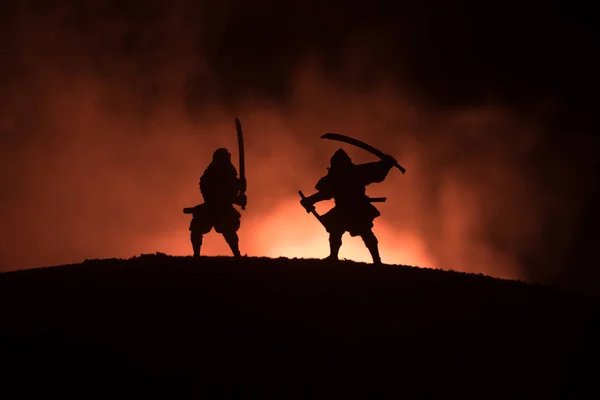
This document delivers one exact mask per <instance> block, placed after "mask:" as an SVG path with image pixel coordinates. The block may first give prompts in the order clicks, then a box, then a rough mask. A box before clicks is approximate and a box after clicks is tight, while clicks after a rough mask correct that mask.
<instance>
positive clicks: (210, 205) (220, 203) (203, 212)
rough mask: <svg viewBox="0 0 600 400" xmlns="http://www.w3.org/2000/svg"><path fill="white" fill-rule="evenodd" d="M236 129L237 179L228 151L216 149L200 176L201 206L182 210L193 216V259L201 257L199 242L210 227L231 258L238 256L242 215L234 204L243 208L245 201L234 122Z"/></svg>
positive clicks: (239, 132)
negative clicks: (202, 200) (229, 250)
mask: <svg viewBox="0 0 600 400" xmlns="http://www.w3.org/2000/svg"><path fill="white" fill-rule="evenodd" d="M236 127H237V130H238V141H239V145H240V177H238V173H237V170H236V169H235V167H234V166H233V164H232V163H231V154H230V153H229V151H228V150H227V149H225V148H221V149H217V150H216V151H215V152H214V154H213V159H212V162H211V163H210V164H209V165H208V167H207V168H206V170H205V171H204V174H203V175H202V176H201V177H200V185H199V186H200V192H201V194H202V197H203V198H204V203H202V204H199V205H197V206H196V207H191V208H184V210H183V212H184V213H185V214H193V217H192V221H191V223H190V228H189V229H190V240H191V242H192V249H193V251H194V257H199V256H200V249H201V247H202V239H203V237H204V235H205V234H207V233H209V232H210V231H211V230H212V229H213V228H214V229H215V231H216V232H217V233H220V234H222V235H223V237H224V238H225V241H226V242H227V244H228V245H229V248H230V249H231V252H232V253H233V255H234V257H240V249H239V238H238V235H237V232H238V230H239V228H240V220H241V214H240V212H239V211H238V210H236V209H235V208H234V207H233V205H234V204H235V205H239V206H241V207H242V209H245V207H246V203H247V198H246V178H245V174H244V156H243V154H244V153H243V141H242V139H241V135H242V133H241V125H240V123H239V121H238V120H237V119H236Z"/></svg>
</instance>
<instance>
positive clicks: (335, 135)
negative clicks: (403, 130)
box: [321, 133, 406, 174]
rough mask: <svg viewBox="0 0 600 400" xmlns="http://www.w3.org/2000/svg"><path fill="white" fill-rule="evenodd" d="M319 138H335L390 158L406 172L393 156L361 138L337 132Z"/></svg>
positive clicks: (397, 166) (395, 165) (382, 157)
mask: <svg viewBox="0 0 600 400" xmlns="http://www.w3.org/2000/svg"><path fill="white" fill-rule="evenodd" d="M321 139H329V140H337V141H338V142H344V143H347V144H351V145H353V146H356V147H359V148H361V149H363V150H366V151H368V152H369V153H371V154H374V155H376V156H377V157H379V158H381V159H384V158H388V159H391V160H393V162H394V167H396V168H398V169H399V170H400V172H402V173H403V174H405V173H406V169H404V167H402V166H401V165H400V164H398V161H396V160H395V159H394V158H393V157H391V156H390V155H388V154H386V153H384V152H382V151H381V150H378V149H376V148H375V147H373V146H371V145H370V144H367V143H365V142H363V141H362V140H358V139H354V138H352V137H350V136H346V135H341V134H339V133H326V134H324V135H322V136H321Z"/></svg>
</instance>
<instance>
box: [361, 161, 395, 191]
mask: <svg viewBox="0 0 600 400" xmlns="http://www.w3.org/2000/svg"><path fill="white" fill-rule="evenodd" d="M356 167H357V169H358V171H357V172H358V174H357V175H358V176H359V177H360V178H359V179H361V180H362V183H363V184H364V185H365V186H366V185H370V184H372V183H381V182H383V181H384V180H385V178H387V175H388V173H389V172H390V170H391V169H392V167H393V165H392V164H391V163H389V162H387V161H385V160H382V161H375V162H370V163H366V164H360V165H357V166H356Z"/></svg>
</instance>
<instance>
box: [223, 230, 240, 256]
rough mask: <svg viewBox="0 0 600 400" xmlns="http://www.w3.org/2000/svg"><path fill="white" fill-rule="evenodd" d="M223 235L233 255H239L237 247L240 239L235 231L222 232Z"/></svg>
mask: <svg viewBox="0 0 600 400" xmlns="http://www.w3.org/2000/svg"><path fill="white" fill-rule="evenodd" d="M223 237H224V238H225V241H226V242H227V244H228V245H229V248H230V249H231V252H232V253H233V256H234V257H241V254H240V248H239V242H240V240H239V238H238V235H237V232H235V231H233V232H226V233H223Z"/></svg>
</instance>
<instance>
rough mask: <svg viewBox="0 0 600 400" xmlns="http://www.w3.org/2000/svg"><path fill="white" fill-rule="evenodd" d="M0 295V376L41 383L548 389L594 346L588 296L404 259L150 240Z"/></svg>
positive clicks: (579, 381) (565, 379)
mask: <svg viewBox="0 0 600 400" xmlns="http://www.w3.org/2000/svg"><path fill="white" fill-rule="evenodd" d="M0 300H1V303H0V304H2V326H1V331H0V339H1V341H2V346H1V348H0V351H1V353H0V360H1V361H0V363H1V365H2V369H3V371H2V375H1V376H2V378H1V379H3V381H4V382H3V384H6V383H9V382H12V383H15V382H20V380H22V379H27V382H28V384H27V385H26V386H21V387H20V390H21V391H23V390H25V389H26V388H28V389H30V390H34V391H35V390H38V389H39V390H42V391H43V392H44V393H45V394H49V393H52V392H53V391H54V390H58V391H65V390H67V391H72V390H75V389H77V388H79V387H83V388H84V389H83V390H85V392H83V393H85V395H83V394H82V395H83V397H87V395H89V394H93V393H96V392H98V391H99V390H112V389H114V388H118V390H119V391H118V392H117V393H118V394H123V393H124V392H125V391H127V390H131V391H132V392H131V393H133V394H138V395H139V394H141V393H145V392H148V393H153V394H157V393H159V391H161V390H165V391H166V392H168V393H170V394H171V395H172V394H173V393H190V392H195V393H201V392H203V391H205V390H210V391H212V392H210V393H221V394H222V393H223V392H222V390H224V389H223V388H225V387H229V388H230V389H229V390H233V389H231V386H230V385H232V384H237V385H238V386H235V387H234V389H235V390H239V391H242V390H246V391H247V390H249V388H253V390H254V392H253V393H254V394H261V393H263V391H277V390H279V389H280V388H281V389H282V390H283V388H286V389H287V390H288V392H287V393H288V395H289V394H290V393H294V394H296V395H298V396H300V397H302V395H305V394H309V393H313V394H314V393H318V394H324V393H325V392H323V391H322V390H324V388H330V389H331V390H333V392H332V393H335V394H337V395H340V394H341V393H342V392H344V391H346V392H347V393H350V394H359V393H361V394H362V393H366V392H362V390H365V391H369V392H371V393H372V392H373V391H375V392H378V391H379V392H381V393H387V394H390V393H391V392H397V393H400V394H418V395H420V396H427V395H443V396H444V397H447V396H448V395H449V394H452V393H456V394H461V395H463V396H464V395H465V394H467V392H470V393H473V394H475V395H477V397H479V396H481V397H485V398H490V397H504V396H503V393H507V392H508V393H511V394H524V395H526V396H527V395H528V394H529V395H534V394H535V395H536V396H535V397H543V398H556V397H558V396H562V395H567V394H572V393H573V392H572V391H573V390H584V386H587V383H588V382H590V379H591V378H592V377H593V376H595V375H594V374H595V372H594V370H593V368H594V367H595V361H594V360H595V359H596V358H597V356H598V354H599V353H598V346H597V337H598V330H597V315H598V302H597V301H596V300H595V299H589V298H586V297H583V296H578V295H574V294H569V293H564V292H560V291H558V290H555V289H552V288H545V287H539V286H532V285H526V284H523V283H519V282H512V281H502V280H499V279H493V278H489V277H485V276H481V275H469V274H462V273H454V272H444V271H437V270H428V269H419V268H412V267H400V266H397V267H386V266H383V267H375V266H372V265H366V264H359V263H353V262H340V263H334V264H331V263H326V262H324V261H320V260H288V259H265V258H247V259H243V260H241V261H235V260H233V259H230V258H225V257H222V258H202V259H201V260H200V261H198V260H193V259H191V258H185V257H169V256H165V255H160V254H157V255H146V256H141V257H136V258H133V259H130V260H115V259H112V260H93V261H86V262H84V263H82V264H80V265H72V266H61V267H52V268H43V269H35V270H28V271H19V272H11V273H6V274H2V275H0ZM586 363H590V365H589V367H588V366H586ZM39 379H42V380H43V382H45V383H44V384H41V383H35V382H41V381H39ZM590 388H591V386H590V387H587V388H585V389H586V390H591V389H590ZM289 390H291V392H290V391H289ZM311 390H312V392H310V391H311ZM315 390H316V392H315ZM173 391H175V392H173ZM204 393H206V392H204ZM235 393H238V394H239V393H246V392H234V394H235ZM590 395H591V393H590ZM286 398H289V396H286Z"/></svg>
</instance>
